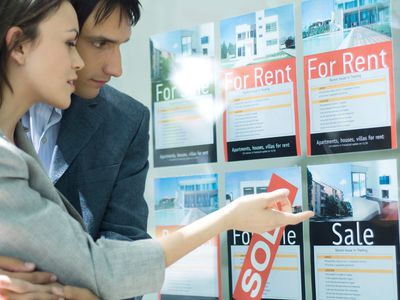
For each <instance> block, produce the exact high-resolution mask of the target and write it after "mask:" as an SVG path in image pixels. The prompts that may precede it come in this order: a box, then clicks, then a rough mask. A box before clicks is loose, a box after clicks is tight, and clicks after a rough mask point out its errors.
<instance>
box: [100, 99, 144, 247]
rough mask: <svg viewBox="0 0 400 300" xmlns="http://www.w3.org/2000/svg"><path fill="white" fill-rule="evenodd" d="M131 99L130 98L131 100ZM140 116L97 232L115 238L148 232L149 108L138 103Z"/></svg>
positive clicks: (131, 237)
mask: <svg viewBox="0 0 400 300" xmlns="http://www.w3.org/2000/svg"><path fill="white" fill-rule="evenodd" d="M130 101H131V100H130ZM140 108H141V111H142V114H141V115H142V119H141V122H140V126H139V128H138V130H137V132H136V134H135V135H134V136H133V137H132V140H131V142H130V145H129V147H128V149H127V151H126V154H125V157H124V159H123V161H122V163H121V167H120V170H119V173H118V176H117V181H116V183H115V185H114V188H113V190H112V193H111V197H110V201H109V203H108V207H107V209H106V212H105V215H104V218H103V220H102V223H101V228H100V235H101V236H103V237H105V238H110V239H117V240H139V239H146V238H149V237H150V236H149V235H148V234H147V232H146V231H147V217H148V207H147V203H146V201H145V199H144V196H143V194H144V189H145V184H146V176H147V171H148V168H149V163H148V154H149V153H148V148H149V119H150V113H149V110H148V109H147V108H145V107H140Z"/></svg>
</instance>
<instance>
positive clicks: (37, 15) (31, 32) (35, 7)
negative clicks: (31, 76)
mask: <svg viewBox="0 0 400 300" xmlns="http://www.w3.org/2000/svg"><path fill="white" fill-rule="evenodd" d="M64 1H66V0H1V1H0V106H1V104H2V102H3V93H4V88H5V86H8V87H9V88H10V89H11V91H12V86H11V83H10V81H9V79H8V77H7V73H6V67H7V60H8V57H9V54H10V52H11V51H12V50H13V49H15V47H17V46H18V45H20V44H21V43H23V42H25V41H29V40H35V39H36V38H37V36H38V26H39V24H40V22H42V21H43V20H44V19H46V18H47V17H48V16H49V15H50V14H51V13H54V12H56V11H57V9H58V8H59V7H60V5H61V3H63V2H64ZM14 26H17V27H19V28H21V30H22V35H21V36H20V37H18V38H17V39H15V40H14V41H12V44H11V45H7V43H6V35H7V32H8V30H9V29H10V28H11V27H14Z"/></svg>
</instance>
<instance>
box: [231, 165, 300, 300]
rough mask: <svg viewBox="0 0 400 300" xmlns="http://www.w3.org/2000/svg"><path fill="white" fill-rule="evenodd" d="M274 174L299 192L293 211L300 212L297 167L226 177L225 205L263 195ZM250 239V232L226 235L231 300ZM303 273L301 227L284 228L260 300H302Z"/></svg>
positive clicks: (235, 231) (242, 173)
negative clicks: (259, 194)
mask: <svg viewBox="0 0 400 300" xmlns="http://www.w3.org/2000/svg"><path fill="white" fill-rule="evenodd" d="M273 173H275V174H276V175H278V176H280V177H282V178H283V179H285V180H286V181H288V182H290V183H291V184H293V185H294V186H296V187H298V188H299V190H298V192H297V194H296V198H295V200H294V204H293V211H294V212H301V211H302V200H301V172H300V168H299V167H290V168H274V169H265V170H252V171H245V172H234V173H226V175H225V185H226V187H225V194H226V201H227V202H230V201H233V199H236V198H238V197H240V196H244V195H251V194H258V193H265V192H266V191H267V188H268V185H269V182H270V178H271V176H272V174H273ZM244 213H245V212H244ZM251 236H252V235H251V233H250V232H242V231H238V230H230V231H228V253H229V254H228V261H229V286H230V289H229V290H230V295H231V296H230V297H231V299H233V298H232V295H233V292H234V290H235V286H236V284H237V280H238V278H239V274H240V270H241V268H242V265H243V262H244V259H245V257H246V253H247V249H248V247H249V245H250V240H251ZM303 270H304V266H303V227H302V225H301V224H299V225H295V226H287V227H286V228H285V231H284V233H283V235H282V240H281V243H280V246H279V248H278V252H277V254H276V256H275V261H274V263H273V265H272V270H271V273H270V275H269V278H268V280H267V284H266V286H265V288H263V289H264V291H263V295H262V299H292V300H300V299H305V294H304V293H305V292H304V291H305V290H304V273H303V272H304V271H303ZM288 282H290V288H288V285H287V283H288Z"/></svg>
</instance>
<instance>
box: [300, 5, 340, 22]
mask: <svg viewBox="0 0 400 300" xmlns="http://www.w3.org/2000/svg"><path fill="white" fill-rule="evenodd" d="M333 9H334V1H333V0H305V1H303V2H302V5H301V16H302V24H303V27H305V26H309V25H310V24H312V23H314V22H316V21H324V20H327V19H330V18H331V13H332V11H333Z"/></svg>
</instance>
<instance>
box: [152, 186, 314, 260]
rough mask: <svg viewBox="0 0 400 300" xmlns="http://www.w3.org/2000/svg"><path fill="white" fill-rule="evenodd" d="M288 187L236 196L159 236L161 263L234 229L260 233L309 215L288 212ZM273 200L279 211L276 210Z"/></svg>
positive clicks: (295, 222)
mask: <svg viewBox="0 0 400 300" xmlns="http://www.w3.org/2000/svg"><path fill="white" fill-rule="evenodd" d="M287 196H288V190H286V189H280V190H276V191H273V192H271V193H262V194H257V195H251V196H244V197H240V198H238V199H237V200H235V201H234V202H232V203H230V204H229V205H227V206H225V207H223V208H221V209H219V210H217V211H215V212H213V213H211V214H209V215H207V216H205V217H203V218H201V219H199V220H197V221H195V222H193V223H191V224H189V225H187V226H185V227H183V228H181V229H179V230H177V231H175V232H174V233H172V234H170V235H168V236H166V237H162V238H160V239H159V241H160V243H161V245H162V247H163V249H164V253H165V264H166V266H169V265H171V264H173V263H174V262H175V261H177V260H178V259H180V258H181V257H183V256H184V255H186V254H187V253H189V252H190V251H192V250H194V249H195V248H197V247H199V246H200V245H202V244H203V243H205V242H206V241H208V240H209V239H211V238H212V237H214V236H215V235H217V234H219V233H221V232H223V231H226V230H229V229H237V230H242V231H250V232H256V233H262V232H265V231H269V230H272V229H274V228H277V227H281V226H285V225H289V224H290V225H293V224H297V223H300V222H302V221H304V220H306V219H308V218H310V217H312V216H313V212H311V211H306V212H302V213H298V214H292V208H291V205H290V202H289V200H288V198H287ZM277 203H280V204H281V209H282V211H278V210H277Z"/></svg>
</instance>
